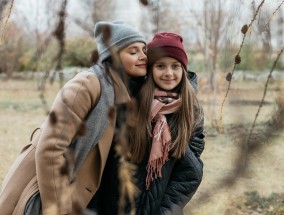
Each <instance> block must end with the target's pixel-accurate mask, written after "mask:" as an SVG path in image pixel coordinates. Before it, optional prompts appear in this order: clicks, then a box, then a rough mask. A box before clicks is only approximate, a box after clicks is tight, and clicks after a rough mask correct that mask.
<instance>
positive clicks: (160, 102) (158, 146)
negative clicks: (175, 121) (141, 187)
mask: <svg viewBox="0 0 284 215" xmlns="http://www.w3.org/2000/svg"><path fill="white" fill-rule="evenodd" d="M180 104H181V99H180V98H179V95H178V94H177V93H172V92H165V91H161V90H158V89H155V91H154V99H153V102H152V107H151V113H150V119H149V124H150V123H153V124H154V128H153V131H152V132H151V131H150V129H148V133H149V136H150V137H152V146H151V151H150V157H149V160H148V164H147V167H146V170H147V177H146V189H147V190H149V188H150V183H151V181H153V180H154V179H156V178H158V177H162V167H163V165H164V164H165V162H166V161H168V155H169V148H170V145H171V143H172V138H171V133H170V128H169V125H168V123H167V118H166V116H165V115H166V114H170V113H174V112H176V111H177V110H178V108H179V107H180Z"/></svg>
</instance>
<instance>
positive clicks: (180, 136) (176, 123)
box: [129, 67, 202, 163]
mask: <svg viewBox="0 0 284 215" xmlns="http://www.w3.org/2000/svg"><path fill="white" fill-rule="evenodd" d="M156 87H157V86H156V84H155V82H154V80H153V68H152V67H151V68H150V69H149V72H148V76H147V80H146V82H145V84H144V85H143V86H142V88H141V90H140V93H139V97H138V113H137V124H136V127H135V128H133V129H132V130H130V139H129V141H130V142H129V147H130V152H131V160H132V161H133V162H135V163H139V162H141V161H142V159H143V158H144V156H145V153H149V151H150V149H151V144H152V142H151V139H150V138H149V134H148V131H147V127H149V126H150V125H151V122H149V120H148V119H149V116H150V113H151V104H152V101H153V98H154V95H153V93H154V89H155V88H156ZM175 92H177V93H178V94H180V97H181V99H182V104H181V106H180V108H179V110H178V111H177V112H175V113H173V115H172V116H171V117H170V120H169V121H168V124H169V127H170V132H171V136H172V148H171V150H170V155H171V156H172V157H174V158H180V157H181V156H182V155H184V153H185V150H186V147H187V146H188V144H189V140H190V138H191V136H192V133H193V131H194V128H195V127H196V125H197V124H198V123H199V121H200V120H201V115H202V112H201V110H202V109H201V107H200V105H199V102H198V99H197V97H196V93H195V91H194V89H193V87H192V85H191V84H190V82H189V81H188V80H187V72H186V70H185V69H184V68H183V74H182V80H181V82H180V83H179V85H178V86H177V87H176V89H175Z"/></svg>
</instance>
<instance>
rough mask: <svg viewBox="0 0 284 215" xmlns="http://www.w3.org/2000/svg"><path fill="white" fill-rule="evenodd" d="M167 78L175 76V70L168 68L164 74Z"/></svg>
mask: <svg viewBox="0 0 284 215" xmlns="http://www.w3.org/2000/svg"><path fill="white" fill-rule="evenodd" d="M164 75H165V76H172V75H173V70H172V69H171V68H170V67H167V68H166V69H165V73H164Z"/></svg>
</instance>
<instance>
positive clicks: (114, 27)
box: [95, 21, 146, 62]
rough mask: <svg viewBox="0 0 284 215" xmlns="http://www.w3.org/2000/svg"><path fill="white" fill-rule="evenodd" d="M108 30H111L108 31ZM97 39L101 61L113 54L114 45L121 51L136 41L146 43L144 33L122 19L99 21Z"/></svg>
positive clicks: (96, 26)
mask: <svg viewBox="0 0 284 215" xmlns="http://www.w3.org/2000/svg"><path fill="white" fill-rule="evenodd" d="M106 30H109V32H106ZM107 38H108V39H107ZM95 40H96V44H97V50H98V53H99V55H100V58H99V60H100V61H101V62H102V61H104V60H105V59H106V58H108V57H110V56H111V49H112V47H115V48H116V50H117V51H120V50H121V49H123V48H124V47H126V46H128V45H130V44H132V43H135V42H142V43H145V44H146V40H145V38H144V36H143V35H141V34H140V33H139V32H138V31H136V30H135V29H134V28H132V27H131V26H129V25H127V24H126V23H124V22H122V21H113V22H106V21H100V22H97V23H96V25H95Z"/></svg>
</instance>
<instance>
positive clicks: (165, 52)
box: [147, 32, 188, 70]
mask: <svg viewBox="0 0 284 215" xmlns="http://www.w3.org/2000/svg"><path fill="white" fill-rule="evenodd" d="M182 42H183V38H182V37H181V36H180V35H178V34H174V33H168V32H162V33H157V34H155V36H154V38H153V40H152V41H151V42H149V43H148V45H147V49H148V50H147V57H148V63H149V65H152V64H153V63H154V62H155V61H157V60H158V59H159V58H161V57H172V58H175V59H177V60H178V61H180V62H181V64H182V65H183V66H184V68H185V69H186V70H187V63H188V60H187V55H186V53H185V50H184V46H183V44H182Z"/></svg>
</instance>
